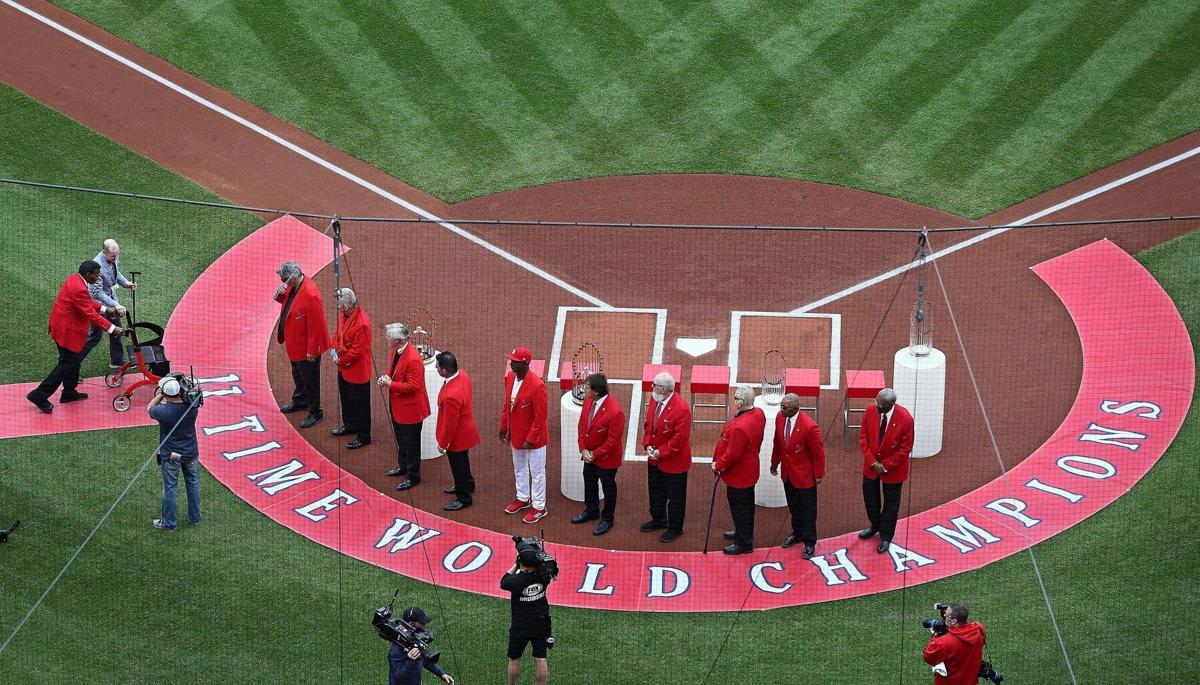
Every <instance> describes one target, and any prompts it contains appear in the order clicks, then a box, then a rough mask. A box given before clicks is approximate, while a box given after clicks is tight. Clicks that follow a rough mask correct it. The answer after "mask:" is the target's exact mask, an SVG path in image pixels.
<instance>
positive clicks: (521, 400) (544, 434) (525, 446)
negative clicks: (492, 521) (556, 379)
mask: <svg viewBox="0 0 1200 685" xmlns="http://www.w3.org/2000/svg"><path fill="white" fill-rule="evenodd" d="M507 359H508V366H509V369H511V370H512V373H509V374H505V375H504V406H503V407H501V408H500V440H502V441H504V442H507V443H509V446H510V447H511V448H512V454H513V480H514V481H515V483H516V491H517V493H516V497H515V498H514V499H513V501H511V502H509V503H508V506H507V507H505V508H504V513H506V514H515V513H517V512H518V511H521V510H522V509H528V510H529V511H527V512H525V515H524V516H522V517H521V521H523V522H525V523H537V522H538V521H540V520H541V519H542V517H543V516H545V515H546V443H547V442H548V441H549V439H550V423H549V419H548V417H549V414H548V411H547V410H548V405H549V401H550V400H549V395H548V394H547V393H546V384H545V383H544V382H543V381H542V379H541V378H540V377H539V376H538V375H537V374H536V373H534V372H532V371H530V370H529V364H530V362H532V361H533V354H532V353H531V352H530V351H529V350H528V349H527V348H524V347H517V348H514V349H513V351H512V352H511V353H509V354H508V355H507Z"/></svg>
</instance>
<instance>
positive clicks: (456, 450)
mask: <svg viewBox="0 0 1200 685" xmlns="http://www.w3.org/2000/svg"><path fill="white" fill-rule="evenodd" d="M434 363H435V364H437V372H438V375H439V376H441V377H442V378H444V379H445V380H444V381H442V389H441V390H439V391H438V399H437V406H438V416H437V444H438V453H439V454H444V455H446V459H447V460H448V461H449V462H450V473H451V474H452V475H453V476H454V485H452V486H450V487H448V488H446V494H448V495H454V501H453V502H447V503H446V504H443V505H442V509H445V510H446V511H458V510H459V509H465V508H466V507H469V506H471V493H473V492H475V477H474V476H472V475H471V460H470V455H469V454H468V451H469V450H470V449H471V448H472V447H474V446H476V445H478V444H479V428H478V427H477V426H476V425H475V406H474V396H473V389H472V387H471V377H470V376H468V375H467V372H466V371H463V370H461V369H459V368H458V358H457V357H455V356H454V354H453V353H452V352H439V353H438V355H437V357H436V360H435V362H434Z"/></svg>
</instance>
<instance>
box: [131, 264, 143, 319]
mask: <svg viewBox="0 0 1200 685" xmlns="http://www.w3.org/2000/svg"><path fill="white" fill-rule="evenodd" d="M129 275H130V276H132V277H133V284H134V285H137V277H138V276H141V275H142V272H141V271H130V272H129ZM129 296H130V297H132V298H133V304H132V306H130V308H129V309H130V312H129V320H130V321H131V322H133V321H137V288H134V289H133V290H130V291H129Z"/></svg>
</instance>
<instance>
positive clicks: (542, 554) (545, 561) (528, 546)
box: [512, 535, 558, 584]
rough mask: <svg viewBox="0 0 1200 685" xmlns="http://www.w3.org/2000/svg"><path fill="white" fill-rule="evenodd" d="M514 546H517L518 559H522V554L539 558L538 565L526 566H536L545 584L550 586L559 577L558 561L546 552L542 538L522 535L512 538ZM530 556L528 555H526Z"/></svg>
mask: <svg viewBox="0 0 1200 685" xmlns="http://www.w3.org/2000/svg"><path fill="white" fill-rule="evenodd" d="M512 539H513V544H514V545H516V546H517V558H518V559H520V558H521V555H522V553H525V552H533V553H534V555H535V556H536V558H537V563H536V564H529V563H528V562H526V564H525V565H526V566H536V567H537V574H538V576H539V577H540V578H541V579H542V582H543V583H546V584H549V583H550V581H552V580H554V579H555V578H557V577H558V560H557V559H555V558H554V557H553V556H551V555H550V554H549V553H548V552H547V551H546V546H545V543H543V542H542V539H541V538H532V537H530V538H525V537H521V536H520V535H514V536H512ZM526 556H528V555H526Z"/></svg>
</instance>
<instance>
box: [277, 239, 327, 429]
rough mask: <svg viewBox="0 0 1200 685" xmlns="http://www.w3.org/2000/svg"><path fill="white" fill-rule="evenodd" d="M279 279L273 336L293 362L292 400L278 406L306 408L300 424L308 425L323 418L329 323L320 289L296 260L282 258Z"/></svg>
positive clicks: (285, 410)
mask: <svg viewBox="0 0 1200 685" xmlns="http://www.w3.org/2000/svg"><path fill="white" fill-rule="evenodd" d="M275 273H276V274H277V275H278V276H279V280H280V281H281V283H280V285H279V287H278V288H276V289H275V301H276V302H278V303H279V305H280V306H279V325H278V326H277V327H276V330H275V340H276V341H278V342H279V343H280V344H281V345H283V347H284V349H285V350H287V357H288V361H289V362H291V364H292V381H293V382H294V383H295V384H296V388H295V390H293V391H292V401H291V402H289V403H288V404H285V405H283V406H282V407H280V408H279V410H280V411H282V412H283V413H284V414H291V413H293V412H298V411H300V410H301V409H307V410H308V416H305V417H304V420H303V421H301V422H300V427H301V428H311V427H312V426H314V425H316V423H317V422H318V421H320V420H321V419H323V418H325V413H324V412H323V411H321V355H323V354H325V351H326V350H328V349H329V327H328V326H326V325H325V301H324V300H323V299H321V291H320V290H318V289H317V286H316V285H315V284H314V283H313V282H312V280H311V279H309V278H308V277H307V276H305V275H304V273H303V272H301V271H300V265H299V264H297V263H296V262H284V263H283V264H280V265H279V268H278V269H276V270H275Z"/></svg>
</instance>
